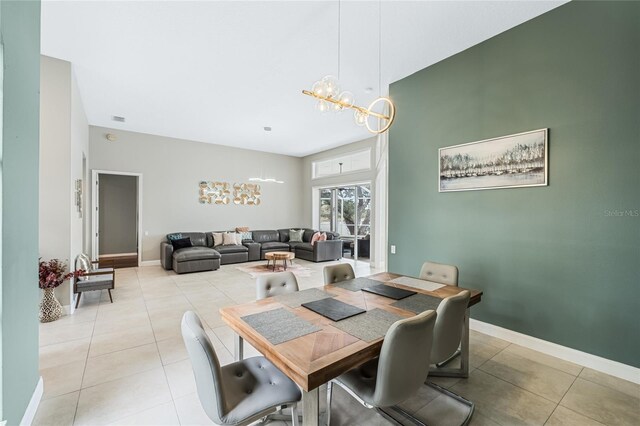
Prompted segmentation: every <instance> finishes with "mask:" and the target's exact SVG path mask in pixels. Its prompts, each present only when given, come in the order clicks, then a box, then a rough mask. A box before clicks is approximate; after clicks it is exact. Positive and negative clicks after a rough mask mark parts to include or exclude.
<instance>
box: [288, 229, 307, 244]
mask: <svg viewBox="0 0 640 426" xmlns="http://www.w3.org/2000/svg"><path fill="white" fill-rule="evenodd" d="M303 235H304V229H299V230H298V229H290V230H289V242H291V243H301V242H302V236H303Z"/></svg>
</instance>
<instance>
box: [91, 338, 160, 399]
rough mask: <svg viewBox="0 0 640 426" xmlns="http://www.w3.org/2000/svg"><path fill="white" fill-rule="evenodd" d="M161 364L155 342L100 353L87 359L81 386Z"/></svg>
mask: <svg viewBox="0 0 640 426" xmlns="http://www.w3.org/2000/svg"><path fill="white" fill-rule="evenodd" d="M161 366H162V363H161V362H160V355H159V354H158V348H157V347H156V344H155V343H151V344H149V345H143V346H138V347H135V348H131V349H125V350H122V351H118V352H113V353H110V354H106V355H100V356H97V357H94V358H89V359H88V360H87V368H86V370H85V374H84V378H83V380H82V387H83V388H87V387H90V386H95V385H97V384H100V383H104V382H108V381H112V380H115V379H119V378H122V377H127V376H130V375H132V374H136V373H139V372H142V371H147V370H152V369H154V368H158V367H161Z"/></svg>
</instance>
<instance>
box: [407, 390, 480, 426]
mask: <svg viewBox="0 0 640 426" xmlns="http://www.w3.org/2000/svg"><path fill="white" fill-rule="evenodd" d="M470 411H471V408H470V407H469V406H468V405H467V404H464V403H462V402H460V401H458V400H457V399H455V398H452V397H450V396H448V395H439V396H438V397H437V398H435V399H433V400H432V401H430V402H429V403H428V404H427V405H425V406H424V407H422V408H421V409H420V410H419V411H418V412H417V413H415V417H416V418H417V419H419V420H421V421H422V422H424V423H425V424H428V425H438V426H459V425H461V424H463V422H464V421H465V420H466V419H467V417H468V416H469V414H470Z"/></svg>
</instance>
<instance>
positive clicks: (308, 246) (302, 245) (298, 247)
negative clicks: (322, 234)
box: [296, 243, 313, 251]
mask: <svg viewBox="0 0 640 426" xmlns="http://www.w3.org/2000/svg"><path fill="white" fill-rule="evenodd" d="M296 250H305V251H313V246H312V245H311V243H299V244H298V245H296Z"/></svg>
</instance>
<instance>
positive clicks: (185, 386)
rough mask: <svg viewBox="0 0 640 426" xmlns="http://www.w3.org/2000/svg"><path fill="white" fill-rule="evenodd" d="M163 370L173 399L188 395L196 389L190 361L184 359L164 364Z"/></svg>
mask: <svg viewBox="0 0 640 426" xmlns="http://www.w3.org/2000/svg"><path fill="white" fill-rule="evenodd" d="M164 372H165V373H166V375H167V381H168V382H169V389H170V390H171V395H172V396H173V399H177V398H180V397H183V396H185V395H189V394H191V393H194V392H196V391H197V389H196V380H195V378H194V376H193V370H192V369H191V361H189V360H188V359H185V360H183V361H178V362H175V363H173V364H169V365H165V366H164Z"/></svg>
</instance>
